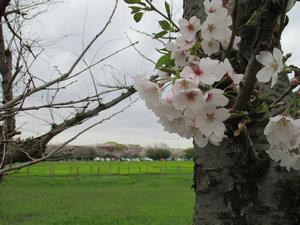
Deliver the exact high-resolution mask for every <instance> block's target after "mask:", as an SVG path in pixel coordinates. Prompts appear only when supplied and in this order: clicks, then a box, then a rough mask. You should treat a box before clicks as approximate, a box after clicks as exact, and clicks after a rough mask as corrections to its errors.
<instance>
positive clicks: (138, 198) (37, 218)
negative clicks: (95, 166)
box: [0, 164, 194, 225]
mask: <svg viewBox="0 0 300 225" xmlns="http://www.w3.org/2000/svg"><path fill="white" fill-rule="evenodd" d="M41 165H42V164H41ZM44 165H45V164H44ZM191 184H192V176H190V175H184V176H172V175H169V176H156V175H154V176H53V177H48V176H19V175H17V176H15V175H13V176H8V177H6V179H5V181H4V182H2V183H0V196H1V200H0V224H1V225H188V224H191V223H192V212H193V201H194V200H193V199H194V194H193V190H192V189H191Z"/></svg>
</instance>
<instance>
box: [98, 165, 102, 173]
mask: <svg viewBox="0 0 300 225" xmlns="http://www.w3.org/2000/svg"><path fill="white" fill-rule="evenodd" d="M100 172H101V171H100V166H99V165H98V167H97V174H98V175H100Z"/></svg>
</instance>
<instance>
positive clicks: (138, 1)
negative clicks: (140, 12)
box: [124, 0, 141, 4]
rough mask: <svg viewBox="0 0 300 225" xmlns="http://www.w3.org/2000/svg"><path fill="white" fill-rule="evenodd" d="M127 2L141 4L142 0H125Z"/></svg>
mask: <svg viewBox="0 0 300 225" xmlns="http://www.w3.org/2000/svg"><path fill="white" fill-rule="evenodd" d="M124 2H126V3H127V4H139V3H141V0H124Z"/></svg>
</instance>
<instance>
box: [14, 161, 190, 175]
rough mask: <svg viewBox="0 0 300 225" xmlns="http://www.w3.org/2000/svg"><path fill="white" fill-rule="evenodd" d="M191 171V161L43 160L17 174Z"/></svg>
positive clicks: (168, 172)
mask: <svg viewBox="0 0 300 225" xmlns="http://www.w3.org/2000/svg"><path fill="white" fill-rule="evenodd" d="M192 173H193V162H192V161H182V162H176V161H169V162H157V161H155V162H118V161H114V162H92V161H86V162H78V161H77V162H65V161H61V162H43V163H40V164H36V165H33V166H31V167H28V168H24V169H22V170H20V171H19V172H18V175H19V176H24V175H34V176H49V175H58V176H68V175H155V174H156V175H158V174H159V175H187V174H192Z"/></svg>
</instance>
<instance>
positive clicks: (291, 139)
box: [264, 115, 300, 170]
mask: <svg viewBox="0 0 300 225" xmlns="http://www.w3.org/2000/svg"><path fill="white" fill-rule="evenodd" d="M264 133H265V135H266V137H267V139H268V142H269V143H270V145H271V146H270V149H269V150H268V151H267V153H268V154H269V155H270V157H271V158H272V159H273V160H275V161H280V165H281V166H283V167H286V168H287V169H288V170H290V168H291V167H292V168H294V169H298V170H299V169H300V152H299V151H300V148H299V147H300V119H297V120H295V119H293V118H291V117H289V116H285V115H277V116H275V117H272V118H270V121H269V123H268V125H267V126H266V128H265V131H264Z"/></svg>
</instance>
